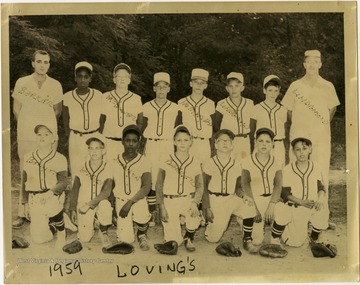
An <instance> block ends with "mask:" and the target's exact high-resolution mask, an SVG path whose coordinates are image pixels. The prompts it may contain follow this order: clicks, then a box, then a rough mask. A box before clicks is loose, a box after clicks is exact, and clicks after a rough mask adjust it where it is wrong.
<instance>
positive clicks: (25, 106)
mask: <svg viewBox="0 0 360 285" xmlns="http://www.w3.org/2000/svg"><path fill="white" fill-rule="evenodd" d="M12 97H13V98H14V99H16V100H18V101H19V102H20V103H21V110H20V113H19V118H18V122H17V139H18V140H29V141H34V140H35V136H34V128H35V127H36V126H37V125H39V124H45V123H46V125H47V126H48V127H49V128H50V129H51V130H53V131H54V132H55V133H54V134H56V133H57V121H56V116H55V112H54V108H53V107H54V105H56V104H58V103H60V102H61V101H62V99H63V90H62V87H61V84H60V82H59V81H57V80H55V79H53V78H51V77H49V76H46V80H45V81H44V83H43V85H42V86H41V88H40V89H39V87H38V85H37V83H36V81H35V79H34V76H33V75H28V76H25V77H21V78H19V79H18V80H17V81H16V84H15V88H14V92H13V93H12Z"/></svg>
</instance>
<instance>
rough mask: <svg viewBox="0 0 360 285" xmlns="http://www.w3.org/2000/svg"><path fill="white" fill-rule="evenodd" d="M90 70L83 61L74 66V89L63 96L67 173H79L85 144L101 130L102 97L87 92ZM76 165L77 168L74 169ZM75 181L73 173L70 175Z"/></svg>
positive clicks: (84, 153)
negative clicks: (67, 140)
mask: <svg viewBox="0 0 360 285" xmlns="http://www.w3.org/2000/svg"><path fill="white" fill-rule="evenodd" d="M92 72H93V67H92V65H91V64H90V63H88V62H86V61H81V62H79V63H77V64H76V65H75V82H76V88H75V89H74V90H71V91H69V92H67V93H65V94H64V100H63V114H62V117H63V121H64V129H65V134H66V135H67V136H69V159H70V169H71V170H72V171H75V170H77V169H79V167H80V165H79V163H80V164H81V165H82V162H83V161H84V160H85V159H86V158H87V155H88V152H87V149H86V148H85V142H86V141H87V139H88V138H90V137H92V136H94V135H96V134H97V133H98V131H99V127H100V115H101V101H102V93H101V92H100V91H99V90H96V89H93V88H89V84H90V82H91V80H92ZM77 163H78V165H76V164H77ZM72 174H73V175H72V178H73V179H72V180H74V177H75V176H74V173H72Z"/></svg>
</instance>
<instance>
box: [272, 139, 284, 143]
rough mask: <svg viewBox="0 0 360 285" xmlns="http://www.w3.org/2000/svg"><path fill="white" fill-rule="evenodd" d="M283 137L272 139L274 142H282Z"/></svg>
mask: <svg viewBox="0 0 360 285" xmlns="http://www.w3.org/2000/svg"><path fill="white" fill-rule="evenodd" d="M283 140H284V139H274V142H282V141H283Z"/></svg>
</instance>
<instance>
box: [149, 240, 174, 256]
mask: <svg viewBox="0 0 360 285" xmlns="http://www.w3.org/2000/svg"><path fill="white" fill-rule="evenodd" d="M178 247H179V245H178V243H177V242H176V241H174V240H170V241H167V242H165V243H164V244H161V243H157V244H154V248H155V249H156V250H157V251H158V252H159V253H161V254H167V255H176V254H177V251H178Z"/></svg>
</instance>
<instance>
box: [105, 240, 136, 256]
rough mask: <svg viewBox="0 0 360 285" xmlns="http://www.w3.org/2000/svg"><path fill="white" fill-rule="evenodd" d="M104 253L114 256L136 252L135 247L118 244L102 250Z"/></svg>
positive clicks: (124, 243) (123, 243) (122, 243)
mask: <svg viewBox="0 0 360 285" xmlns="http://www.w3.org/2000/svg"><path fill="white" fill-rule="evenodd" d="M102 251H103V253H112V254H130V253H132V252H133V251H134V247H133V246H132V245H131V244H129V243H126V242H117V243H113V244H110V245H108V246H107V247H103V248H102Z"/></svg>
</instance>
